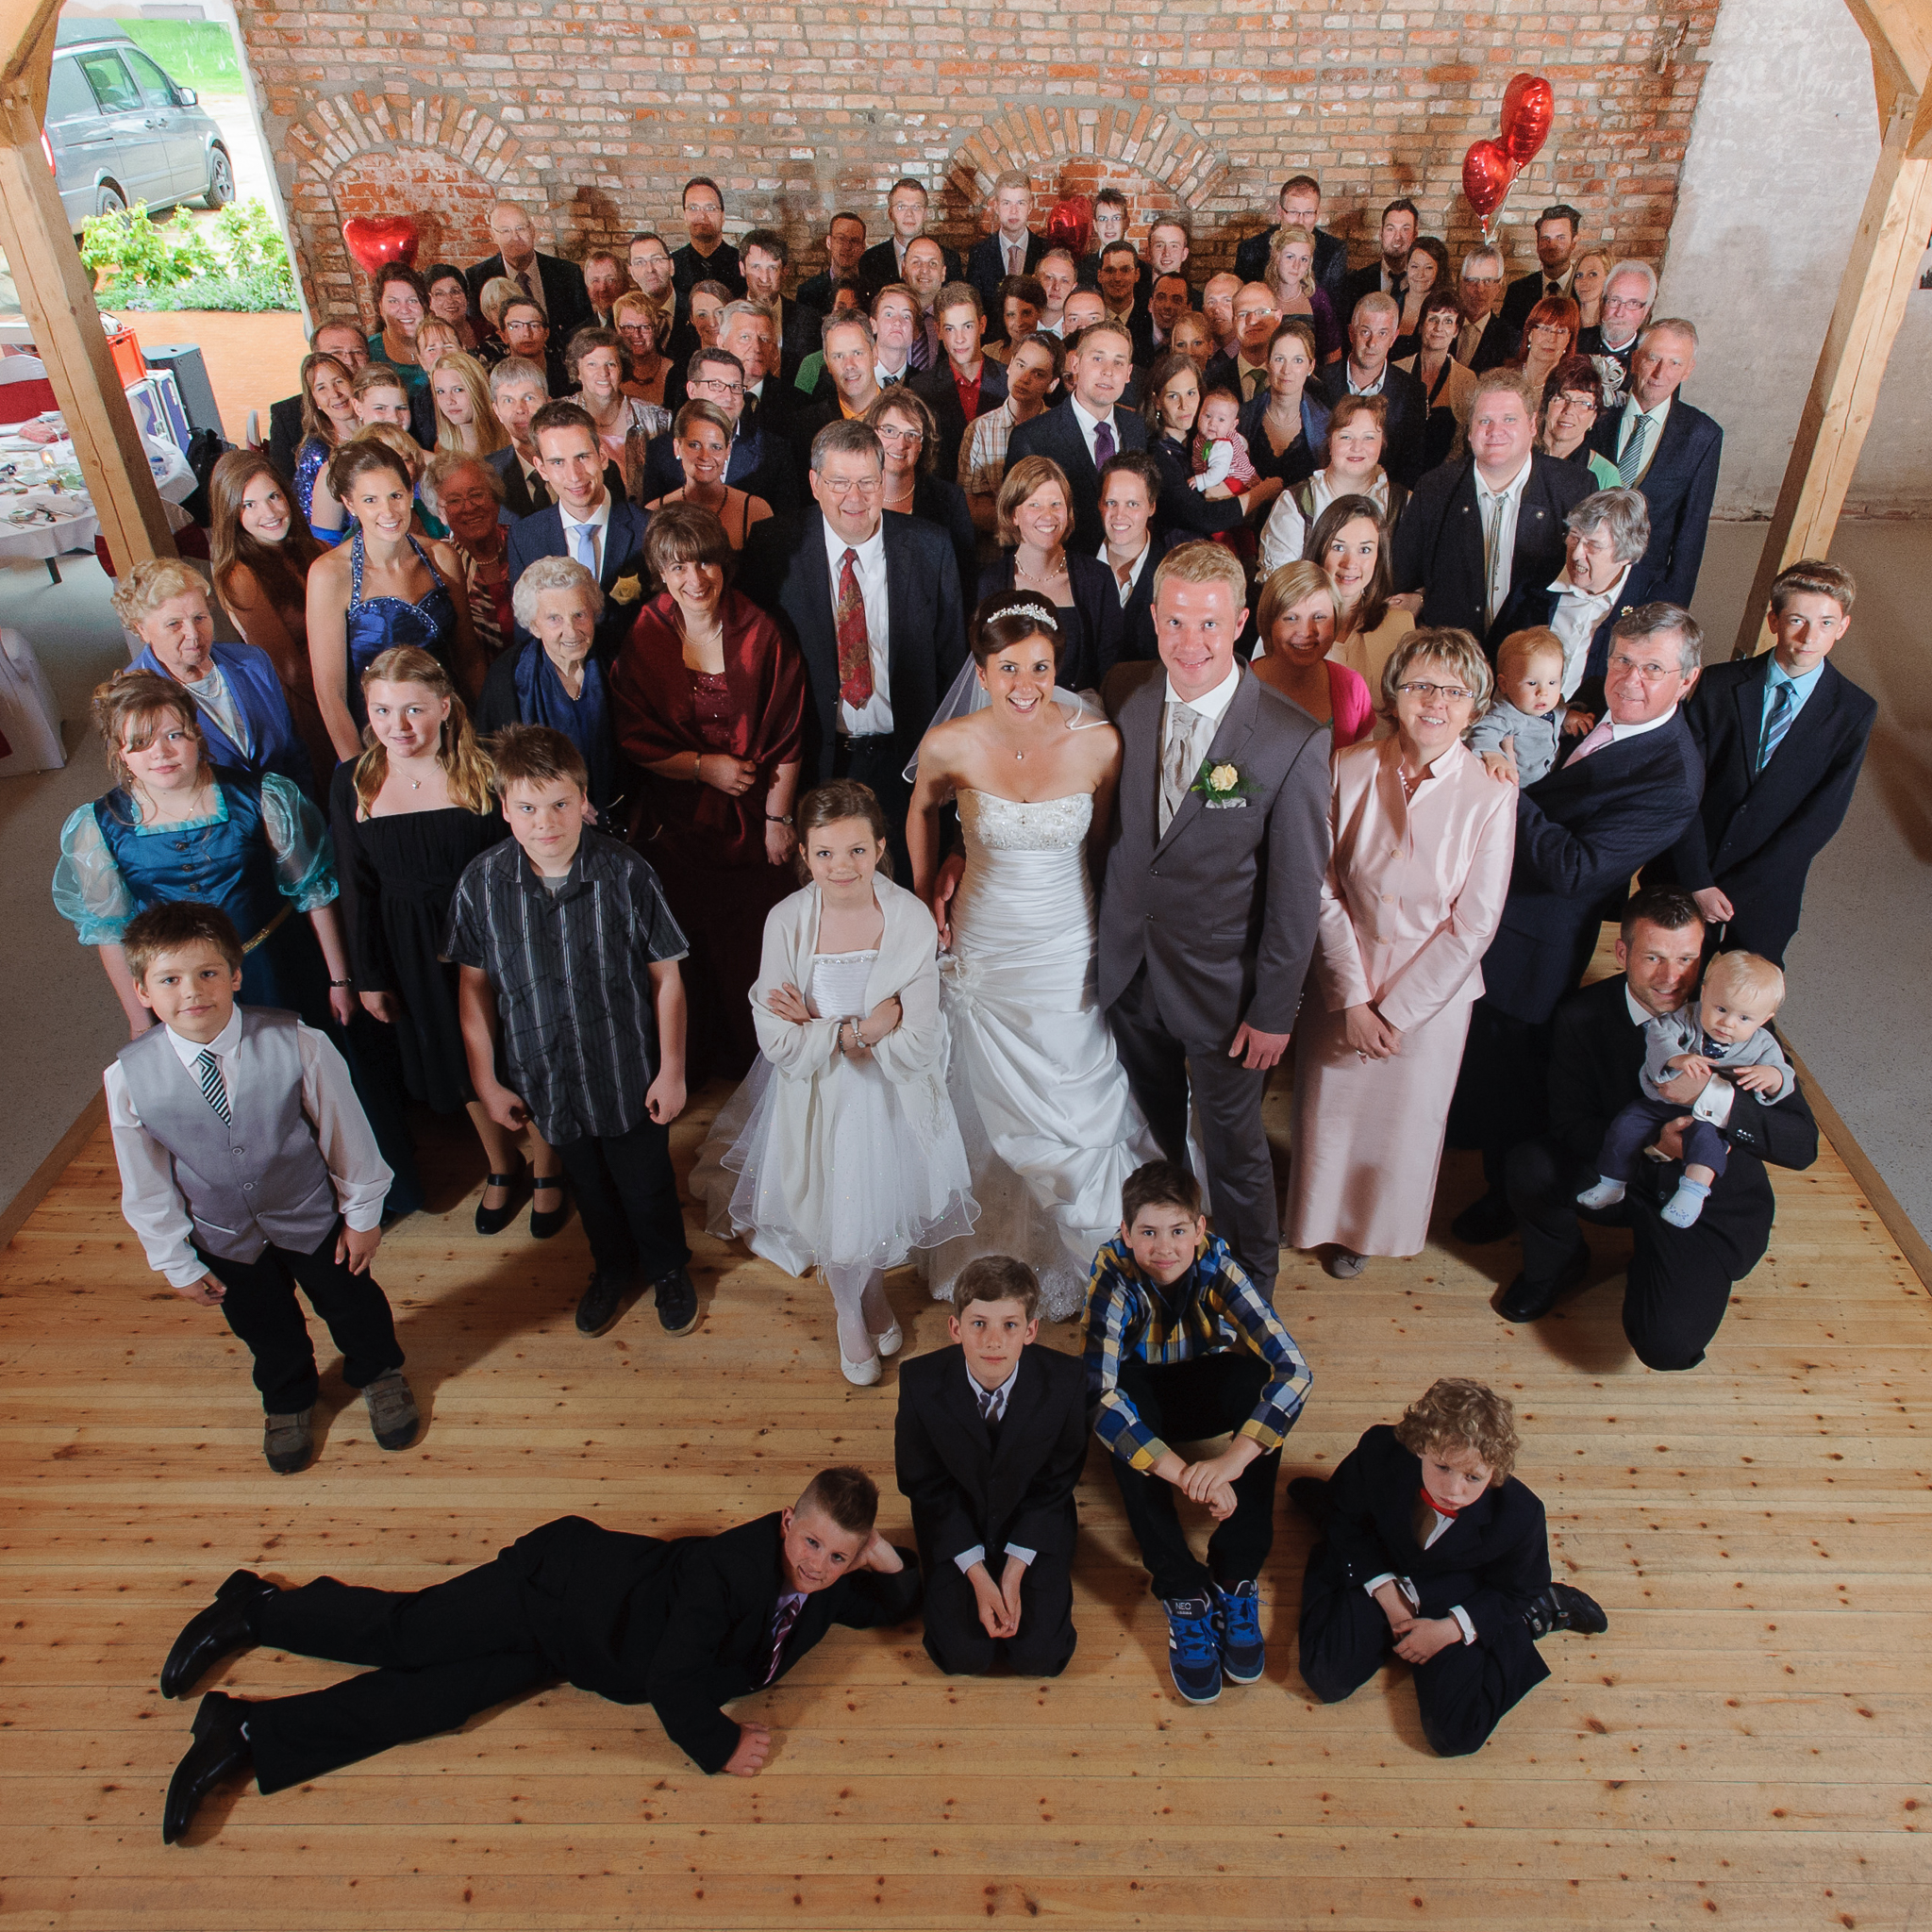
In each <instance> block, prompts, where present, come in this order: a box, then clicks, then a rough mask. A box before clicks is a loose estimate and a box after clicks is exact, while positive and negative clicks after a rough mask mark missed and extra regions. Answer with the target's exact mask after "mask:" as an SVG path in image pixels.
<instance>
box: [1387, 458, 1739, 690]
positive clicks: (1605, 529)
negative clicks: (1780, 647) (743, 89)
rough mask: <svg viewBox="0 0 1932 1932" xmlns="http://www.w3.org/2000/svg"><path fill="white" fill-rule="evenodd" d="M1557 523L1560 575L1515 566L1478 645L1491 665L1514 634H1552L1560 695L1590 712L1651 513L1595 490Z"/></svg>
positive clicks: (1631, 497) (1636, 501) (1634, 498)
mask: <svg viewBox="0 0 1932 1932" xmlns="http://www.w3.org/2000/svg"><path fill="white" fill-rule="evenodd" d="M1423 480H1424V482H1425V483H1426V482H1427V481H1428V478H1427V477H1424V479H1423ZM1563 522H1564V525H1565V528H1566V532H1567V534H1566V535H1565V537H1564V540H1563V567H1562V569H1561V570H1559V571H1558V572H1557V575H1555V576H1554V577H1552V578H1550V579H1548V580H1547V581H1546V580H1545V579H1544V578H1543V576H1542V575H1541V573H1540V572H1538V571H1535V570H1532V569H1529V568H1527V567H1526V566H1525V565H1524V563H1523V561H1522V560H1521V559H1520V558H1519V559H1518V562H1517V567H1516V572H1515V576H1514V579H1513V581H1512V583H1511V586H1510V591H1509V599H1508V602H1507V603H1506V604H1505V605H1504V606H1503V608H1502V609H1501V610H1500V611H1499V612H1498V613H1497V615H1496V621H1495V622H1494V623H1493V624H1492V625H1491V626H1490V630H1489V635H1488V636H1487V637H1486V638H1484V639H1483V650H1484V651H1485V652H1486V653H1487V654H1488V657H1489V659H1490V662H1491V664H1493V663H1494V662H1495V661H1496V653H1497V651H1498V650H1499V649H1500V648H1501V646H1502V642H1503V640H1504V639H1505V638H1507V637H1508V636H1510V635H1511V633H1512V632H1515V631H1519V630H1535V629H1546V630H1553V631H1555V632H1556V633H1557V641H1559V642H1560V643H1561V644H1562V646H1563V695H1564V697H1565V698H1566V699H1575V698H1577V696H1578V693H1579V691H1581V692H1583V693H1584V696H1583V697H1582V699H1581V701H1580V708H1582V709H1584V710H1590V711H1594V710H1596V709H1598V708H1600V707H1601V701H1602V688H1603V678H1604V673H1605V672H1606V671H1607V669H1608V668H1609V662H1610V627H1611V625H1614V624H1615V623H1616V621H1617V620H1618V618H1620V617H1626V616H1628V615H1629V613H1630V608H1631V607H1630V605H1629V603H1628V601H1627V599H1626V598H1625V596H1624V591H1625V590H1626V589H1627V588H1628V585H1629V582H1630V572H1631V569H1632V567H1633V566H1634V565H1635V563H1636V561H1637V559H1638V558H1640V557H1641V556H1642V555H1643V550H1644V546H1645V544H1647V543H1648V542H1649V541H1650V512H1649V511H1648V510H1647V509H1646V508H1645V507H1644V502H1643V498H1642V497H1641V495H1640V494H1639V493H1638V492H1637V491H1635V490H1599V491H1595V492H1594V493H1593V494H1591V495H1590V496H1586V497H1585V498H1584V499H1583V501H1582V502H1581V503H1579V504H1576V505H1575V506H1574V508H1572V509H1571V510H1570V512H1569V514H1568V515H1567V516H1566V517H1565V518H1564V519H1563ZM1398 541H1399V539H1398ZM1700 681H1701V680H1700Z"/></svg>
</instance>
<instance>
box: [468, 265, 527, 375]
mask: <svg viewBox="0 0 1932 1932" xmlns="http://www.w3.org/2000/svg"><path fill="white" fill-rule="evenodd" d="M523 292H524V291H522V290H521V289H520V288H518V287H517V285H516V284H515V283H514V282H513V281H511V280H510V278H509V277H508V275H491V277H490V279H489V280H488V281H487V282H485V283H484V284H483V286H482V287H481V288H480V289H478V290H477V291H476V307H477V309H478V310H479V311H480V312H481V314H482V317H483V320H484V321H485V322H486V323H487V324H488V325H489V328H490V332H489V334H488V335H487V336H486V337H485V338H484V339H483V341H481V342H479V343H478V344H477V345H476V356H477V358H478V360H480V361H482V362H484V363H485V364H494V363H497V362H501V361H502V360H503V358H505V357H506V356H508V354H509V349H508V345H507V344H506V343H505V341H504V340H503V337H502V336H501V335H500V334H499V333H498V324H499V322H500V320H501V318H502V315H503V305H504V304H505V303H506V302H508V301H511V300H513V299H514V298H515V297H516V296H519V295H521V294H522V293H523Z"/></svg>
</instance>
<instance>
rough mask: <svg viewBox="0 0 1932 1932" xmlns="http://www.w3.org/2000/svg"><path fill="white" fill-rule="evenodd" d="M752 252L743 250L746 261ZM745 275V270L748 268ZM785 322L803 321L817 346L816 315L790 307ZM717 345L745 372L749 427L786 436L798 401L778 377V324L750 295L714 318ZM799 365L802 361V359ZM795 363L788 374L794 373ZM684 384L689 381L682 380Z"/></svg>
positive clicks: (787, 384) (779, 359)
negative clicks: (716, 319)
mask: <svg viewBox="0 0 1932 1932" xmlns="http://www.w3.org/2000/svg"><path fill="white" fill-rule="evenodd" d="M751 253H752V251H751V250H749V249H747V250H746V255H747V258H749V257H750V255H751ZM746 273H747V274H749V273H750V270H749V268H748V267H747V270H746ZM787 320H788V324H797V323H800V322H808V324H809V326H810V329H811V345H812V347H813V348H814V349H815V348H817V347H818V345H819V333H820V329H821V326H822V325H821V323H820V321H819V318H818V317H817V316H816V315H810V316H804V315H802V314H801V312H800V310H799V308H798V306H797V305H796V304H795V303H794V304H792V305H791V315H790V316H789V317H788V318H787ZM718 346H719V347H720V348H721V349H723V350H724V352H725V354H726V355H729V356H736V357H737V358H738V360H739V363H740V365H741V367H742V369H743V371H744V415H743V418H742V419H741V420H742V421H743V423H744V424H745V425H746V426H747V427H749V428H758V429H769V430H771V431H772V433H773V434H774V436H776V437H778V438H780V439H781V440H782V439H785V438H788V437H790V435H791V419H792V417H793V415H795V414H796V413H797V405H798V403H799V401H800V397H799V394H798V391H797V390H796V389H794V388H793V387H792V385H791V383H790V382H788V381H787V380H786V379H785V377H784V376H783V375H781V374H780V373H779V364H780V362H781V360H782V358H783V355H784V351H783V350H781V349H780V347H779V344H778V325H777V324H776V322H775V321H774V319H773V316H772V312H771V309H770V308H769V307H768V306H767V305H766V304H765V303H763V302H761V301H759V300H758V299H757V298H756V297H754V296H750V295H747V296H746V297H745V298H744V300H743V301H741V302H727V303H726V304H725V305H724V313H723V314H721V315H720V316H719V317H718ZM799 359H800V361H803V360H804V358H803V357H801V358H799ZM797 366H798V365H797V363H794V364H793V365H792V373H793V374H794V375H795V374H796V373H797ZM686 379H687V382H689V377H687V378H686Z"/></svg>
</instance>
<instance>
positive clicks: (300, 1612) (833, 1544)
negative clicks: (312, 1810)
mask: <svg viewBox="0 0 1932 1932" xmlns="http://www.w3.org/2000/svg"><path fill="white" fill-rule="evenodd" d="M877 1513H878V1491H877V1489H876V1488H875V1487H874V1484H873V1481H872V1478H871V1477H870V1476H868V1475H867V1474H865V1473H864V1472H863V1471H862V1470H858V1469H849V1468H841V1469H827V1470H822V1471H821V1472H820V1473H819V1474H817V1475H815V1476H814V1477H813V1478H812V1479H811V1481H810V1483H808V1485H807V1487H806V1490H805V1493H804V1494H803V1495H801V1496H800V1497H799V1499H798V1501H797V1502H796V1503H795V1504H794V1505H793V1506H792V1507H791V1508H789V1509H780V1510H776V1511H774V1513H773V1514H772V1515H769V1516H760V1517H758V1519H757V1520H756V1521H754V1522H751V1523H745V1524H740V1525H739V1526H738V1527H737V1528H735V1529H727V1530H724V1532H723V1533H722V1534H720V1535H717V1536H689V1537H680V1538H677V1539H675V1541H660V1540H659V1539H658V1538H657V1537H651V1536H627V1535H625V1534H624V1533H622V1532H621V1531H618V1530H614V1529H604V1528H602V1527H600V1526H599V1525H598V1524H594V1523H591V1522H589V1521H587V1520H586V1519H585V1518H583V1517H581V1516H563V1517H559V1518H558V1520H557V1521H556V1522H554V1523H547V1524H543V1526H542V1527H541V1528H540V1529H535V1530H532V1531H531V1532H530V1533H529V1534H528V1535H527V1536H522V1537H519V1538H518V1539H517V1541H515V1542H513V1543H511V1544H510V1545H509V1547H508V1549H506V1550H503V1551H501V1552H499V1553H498V1555H497V1557H495V1559H494V1560H493V1561H491V1562H489V1563H484V1564H480V1565H479V1566H478V1567H477V1568H475V1569H474V1570H469V1571H466V1572H465V1573H464V1574H462V1575H460V1576H453V1577H451V1578H449V1579H448V1580H447V1581H446V1582H443V1583H439V1584H434V1585H432V1586H431V1587H430V1588H429V1589H427V1590H419V1591H387V1590H367V1589H363V1588H360V1587H358V1586H356V1585H352V1584H346V1583H338V1582H337V1581H336V1580H335V1579H334V1578H333V1577H330V1576H323V1577H318V1578H317V1579H316V1580H315V1581H314V1582H313V1583H308V1584H304V1585H303V1586H301V1587H300V1588H299V1589H295V1590H283V1589H281V1588H280V1587H279V1586H277V1585H275V1584H273V1583H269V1582H266V1581H265V1580H264V1579H263V1578H261V1577H259V1576H258V1575H256V1574H255V1573H254V1572H253V1571H250V1570H237V1571H236V1572H235V1573H234V1574H232V1575H231V1576H230V1577H229V1578H228V1579H227V1581H226V1582H225V1583H224V1584H223V1585H222V1587H221V1589H220V1590H219V1591H217V1592H216V1594H215V1600H214V1602H213V1603H211V1604H210V1605H208V1607H207V1608H206V1609H204V1610H202V1611H200V1612H198V1613H197V1614H196V1615H195V1616H194V1617H192V1618H191V1619H190V1620H189V1622H188V1624H187V1625H186V1626H185V1627H184V1628H183V1630H182V1632H181V1634H180V1636H179V1637H177V1638H176V1639H175V1646H174V1648H173V1649H172V1650H171V1651H170V1652H169V1653H168V1658H167V1661H166V1663H164V1664H163V1665H162V1667H161V1691H162V1694H163V1695H164V1696H168V1697H182V1696H185V1695H186V1694H187V1693H188V1692H189V1691H192V1689H193V1688H194V1685H195V1684H196V1682H197V1681H198V1680H199V1679H200V1678H202V1677H203V1676H205V1675H206V1674H208V1672H209V1671H210V1670H212V1669H213V1668H214V1667H215V1665H217V1664H218V1663H220V1662H221V1661H222V1660H223V1659H224V1658H225V1657H232V1656H234V1655H236V1654H237V1653H238V1652H240V1651H244V1650H250V1649H253V1648H255V1647H256V1646H257V1645H264V1644H265V1645H267V1646H269V1647H271V1648H273V1649H276V1650H286V1651H292V1652H293V1653H295V1655H297V1656H298V1657H327V1658H330V1659H331V1660H333V1661H335V1662H339V1663H346V1664H362V1665H374V1666H375V1668H374V1669H373V1670H365V1671H364V1672H363V1673H362V1674H361V1675H359V1676H355V1677H347V1678H344V1679H343V1680H342V1681H341V1683H339V1684H332V1685H330V1686H329V1687H328V1688H327V1689H326V1690H323V1691H307V1692H303V1693H301V1694H298V1695H296V1696H293V1697H275V1698H241V1697H230V1696H228V1695H226V1694H225V1692H223V1691H209V1692H208V1695H207V1696H205V1697H204V1698H203V1699H202V1700H201V1704H200V1706H199V1707H198V1708H197V1709H196V1711H195V1715H194V1742H193V1743H192V1745H190V1747H189V1749H188V1754H187V1756H186V1757H183V1758H182V1760H181V1762H180V1763H179V1765H178V1766H176V1767H175V1775H174V1779H173V1781H172V1782H171V1783H170V1785H169V1787H168V1798H167V1805H166V1808H165V1810H164V1812H163V1814H162V1824H161V1836H162V1838H163V1840H164V1841H165V1842H167V1843H169V1844H174V1843H175V1842H176V1841H177V1840H180V1839H181V1838H182V1837H183V1836H184V1835H185V1834H186V1833H187V1831H188V1829H189V1827H190V1826H191V1825H192V1823H193V1821H194V1814H195V1811H196V1810H197V1808H198V1807H200V1805H201V1802H202V1800H203V1799H205V1798H206V1797H207V1796H208V1793H209V1792H210V1791H212V1790H214V1789H215V1788H216V1787H217V1786H218V1785H220V1784H222V1783H223V1782H225V1780H227V1779H229V1778H232V1777H235V1776H237V1775H239V1774H242V1773H244V1772H247V1771H250V1770H252V1771H253V1772H254V1774H255V1780H256V1789H257V1790H259V1791H261V1792H263V1793H264V1794H266V1793H268V1792H270V1791H279V1790H287V1789H288V1787H289V1786H291V1785H298V1784H302V1783H305V1782H306V1781H307V1780H308V1779H309V1778H313V1777H320V1776H321V1775H323V1774H324V1773H325V1772H330V1771H335V1770H338V1769H340V1768H341V1766H342V1765H345V1764H354V1763H357V1762H358V1760H360V1759H362V1758H365V1757H374V1756H375V1754H376V1753H377V1752H379V1751H387V1750H390V1749H391V1748H392V1747H393V1746H395V1745H397V1744H405V1743H408V1742H409V1741H410V1740H413V1739H416V1738H427V1737H433V1736H434V1735H435V1734H436V1733H438V1732H439V1731H453V1730H455V1729H457V1728H458V1726H459V1725H461V1724H465V1723H467V1722H468V1720H469V1719H471V1718H472V1717H474V1716H475V1715H476V1713H477V1712H479V1711H484V1710H488V1709H490V1708H491V1707H492V1706H493V1705H498V1704H502V1703H504V1702H506V1701H507V1700H508V1699H509V1698H512V1697H517V1696H520V1695H522V1694H523V1693H524V1692H525V1691H529V1690H532V1689H534V1688H535V1687H537V1686H539V1685H544V1684H552V1685H554V1684H558V1683H568V1684H571V1685H574V1686H575V1688H576V1689H578V1690H580V1691H592V1692H594V1693H595V1694H596V1695H598V1696H600V1697H608V1698H609V1699H610V1700H611V1701H612V1702H613V1703H616V1704H649V1705H651V1706H652V1707H654V1708H655V1709H656V1711H657V1713H658V1722H659V1723H660V1724H663V1726H664V1729H665V1731H666V1733H667V1734H668V1735H669V1737H670V1739H671V1741H672V1742H673V1743H674V1744H675V1745H677V1747H678V1748H679V1749H680V1750H682V1751H683V1752H684V1753H685V1754H686V1756H687V1757H690V1758H691V1761H692V1762H693V1763H694V1764H696V1765H697V1767H698V1768H699V1769H700V1770H701V1771H703V1772H705V1773H706V1774H714V1773H717V1772H721V1771H728V1772H730V1773H732V1774H734V1775H736V1776H738V1777H756V1776H757V1775H758V1773H759V1771H761V1770H762V1769H763V1768H764V1764H765V1760H766V1758H767V1757H769V1756H770V1754H771V1748H772V1733H771V1730H770V1728H769V1726H767V1725H765V1724H737V1723H734V1722H733V1721H732V1720H731V1719H730V1718H728V1717H726V1716H725V1715H724V1711H723V1710H722V1709H721V1708H720V1706H721V1705H724V1704H728V1703H730V1702H732V1701H733V1700H734V1699H736V1698H740V1697H745V1696H749V1695H750V1694H751V1693H752V1692H753V1691H758V1690H762V1689H764V1688H765V1687H767V1686H769V1685H772V1684H775V1683H776V1682H777V1681H778V1680H779V1679H780V1678H781V1677H783V1676H784V1674H786V1672H787V1671H789V1670H791V1668H792V1666H793V1665H794V1664H796V1663H797V1662H798V1661H799V1660H800V1659H801V1658H802V1657H805V1656H806V1655H807V1653H808V1652H809V1651H810V1650H812V1649H813V1648H814V1646H816V1645H817V1643H818V1642H819V1641H820V1640H821V1639H822V1638H823V1637H824V1635H825V1634H826V1632H827V1631H828V1630H829V1629H830V1628H831V1626H832V1625H833V1624H844V1625H845V1626H846V1627H847V1628H848V1629H855V1630H866V1629H874V1628H879V1627H883V1626H890V1625H891V1624H899V1623H903V1622H904V1621H905V1620H906V1618H907V1617H908V1616H909V1615H910V1614H911V1612H912V1610H913V1607H915V1606H916V1605H917V1603H918V1601H919V1573H918V1571H917V1570H916V1569H915V1568H914V1567H913V1565H912V1563H911V1561H910V1557H911V1555H912V1553H911V1552H910V1551H909V1550H899V1549H894V1548H893V1546H892V1545H891V1543H889V1542H887V1541H886V1540H885V1539H884V1538H883V1537H881V1536H880V1535H879V1533H878V1531H877V1529H876V1528H875V1526H874V1524H875V1519H876V1517H877Z"/></svg>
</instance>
